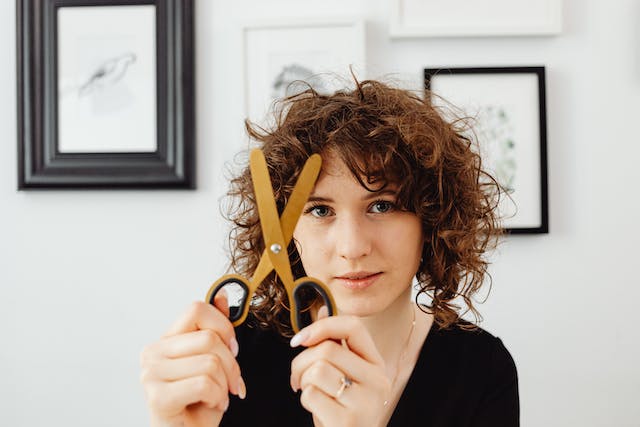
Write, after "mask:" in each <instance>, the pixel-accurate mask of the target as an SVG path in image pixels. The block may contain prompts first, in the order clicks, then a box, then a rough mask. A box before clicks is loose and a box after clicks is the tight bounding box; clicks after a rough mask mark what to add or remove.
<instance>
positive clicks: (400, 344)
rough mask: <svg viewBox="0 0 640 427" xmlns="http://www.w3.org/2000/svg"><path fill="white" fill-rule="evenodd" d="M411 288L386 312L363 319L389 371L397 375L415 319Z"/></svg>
mask: <svg viewBox="0 0 640 427" xmlns="http://www.w3.org/2000/svg"><path fill="white" fill-rule="evenodd" d="M410 296H411V288H409V287H407V291H406V292H403V293H402V295H400V296H399V297H398V298H397V299H396V300H395V301H394V302H393V303H392V304H391V305H390V306H389V307H387V309H386V310H384V311H382V312H380V313H377V314H375V315H373V316H367V317H362V318H361V319H362V322H363V323H364V325H365V327H366V328H367V329H368V330H369V333H370V334H371V337H372V338H373V341H374V343H375V344H376V347H377V348H378V351H379V352H380V355H381V356H382V358H383V359H384V360H385V364H386V365H387V371H389V372H390V373H392V374H394V375H395V372H393V371H394V370H395V369H396V363H397V361H398V359H399V357H400V356H401V354H402V353H403V352H404V351H406V348H405V347H406V345H407V341H408V340H409V334H410V333H411V330H412V327H411V326H412V322H413V319H415V317H414V316H415V311H414V310H415V309H416V307H415V304H414V303H413V302H412V301H411V300H410Z"/></svg>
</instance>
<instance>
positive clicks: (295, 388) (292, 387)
mask: <svg viewBox="0 0 640 427" xmlns="http://www.w3.org/2000/svg"><path fill="white" fill-rule="evenodd" d="M291 390H293V392H294V393H297V392H298V386H297V385H296V384H294V383H293V382H292V383H291Z"/></svg>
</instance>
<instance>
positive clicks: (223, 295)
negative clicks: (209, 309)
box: [213, 288, 229, 318]
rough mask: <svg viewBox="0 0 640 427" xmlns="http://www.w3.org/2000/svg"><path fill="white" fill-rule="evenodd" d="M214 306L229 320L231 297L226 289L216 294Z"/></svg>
mask: <svg viewBox="0 0 640 427" xmlns="http://www.w3.org/2000/svg"><path fill="white" fill-rule="evenodd" d="M213 305H214V307H216V308H217V309H218V310H220V311H221V312H222V313H223V314H224V317H226V318H229V296H228V295H227V290H226V289H225V288H222V289H220V291H219V292H218V293H217V294H216V296H215V298H214V299H213Z"/></svg>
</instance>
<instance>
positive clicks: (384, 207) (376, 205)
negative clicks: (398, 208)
mask: <svg viewBox="0 0 640 427" xmlns="http://www.w3.org/2000/svg"><path fill="white" fill-rule="evenodd" d="M394 207H395V205H394V204H393V203H392V202H390V201H388V200H376V201H375V202H373V205H371V211H372V212H373V213H385V212H389V211H392V210H393V209H394Z"/></svg>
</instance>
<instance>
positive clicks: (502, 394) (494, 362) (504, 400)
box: [472, 338, 520, 427]
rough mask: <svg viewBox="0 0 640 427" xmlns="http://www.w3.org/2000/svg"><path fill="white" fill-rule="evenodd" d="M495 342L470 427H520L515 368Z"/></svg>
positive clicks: (500, 343) (506, 354) (509, 357)
mask: <svg viewBox="0 0 640 427" xmlns="http://www.w3.org/2000/svg"><path fill="white" fill-rule="evenodd" d="M495 340H496V343H495V344H496V345H495V347H494V350H493V354H492V357H491V365H490V369H489V370H488V371H489V372H488V374H489V376H488V378H487V387H486V391H485V393H484V396H483V398H482V400H481V403H480V405H479V408H478V411H477V413H476V414H475V416H474V417H473V422H472V425H473V426H474V427H484V426H487V427H488V426H492V427H517V426H519V425H520V403H519V397H518V373H517V371H516V365H515V362H514V361H513V358H512V357H511V354H509V351H508V350H507V349H506V348H505V346H504V344H503V343H502V341H501V340H500V339H499V338H495Z"/></svg>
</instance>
